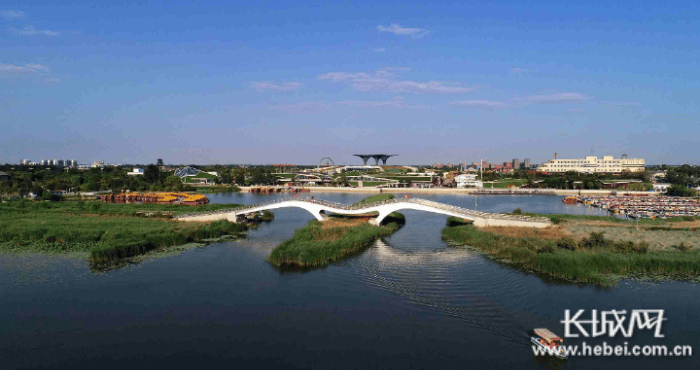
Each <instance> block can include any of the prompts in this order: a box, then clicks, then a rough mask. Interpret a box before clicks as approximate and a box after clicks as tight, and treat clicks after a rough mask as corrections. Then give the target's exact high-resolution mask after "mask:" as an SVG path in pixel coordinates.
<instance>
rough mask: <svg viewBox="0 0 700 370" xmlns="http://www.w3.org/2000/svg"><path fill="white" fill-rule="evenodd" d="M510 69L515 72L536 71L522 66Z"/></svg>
mask: <svg viewBox="0 0 700 370" xmlns="http://www.w3.org/2000/svg"><path fill="white" fill-rule="evenodd" d="M510 71H511V72H513V73H530V72H535V70H532V69H525V68H520V67H515V68H511V69H510Z"/></svg>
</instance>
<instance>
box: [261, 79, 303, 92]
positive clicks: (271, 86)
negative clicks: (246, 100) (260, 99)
mask: <svg viewBox="0 0 700 370" xmlns="http://www.w3.org/2000/svg"><path fill="white" fill-rule="evenodd" d="M251 84H252V85H253V88H254V89H255V90H258V91H265V90H277V91H292V90H296V89H298V88H300V87H301V83H300V82H285V83H274V82H269V81H256V82H251Z"/></svg>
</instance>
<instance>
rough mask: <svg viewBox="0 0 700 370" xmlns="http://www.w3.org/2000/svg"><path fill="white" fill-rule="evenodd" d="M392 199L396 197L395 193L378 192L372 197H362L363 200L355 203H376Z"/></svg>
mask: <svg viewBox="0 0 700 370" xmlns="http://www.w3.org/2000/svg"><path fill="white" fill-rule="evenodd" d="M390 199H394V195H393V194H386V193H382V194H376V195H372V196H371V197H367V198H365V199H362V200H361V201H359V202H357V203H355V204H354V205H360V204H368V203H376V202H382V201H385V200H390Z"/></svg>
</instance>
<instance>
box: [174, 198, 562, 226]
mask: <svg viewBox="0 0 700 370" xmlns="http://www.w3.org/2000/svg"><path fill="white" fill-rule="evenodd" d="M289 201H297V202H308V203H314V204H320V205H323V206H326V207H330V208H335V209H339V210H345V211H355V210H361V209H368V208H374V207H378V206H382V205H386V204H396V203H414V204H420V205H425V206H429V207H432V208H436V209H440V210H444V211H447V212H452V213H455V214H461V215H465V216H471V217H480V218H488V219H501V220H513V221H523V222H550V220H549V219H548V218H546V217H530V216H521V215H507V214H502V213H487V212H481V211H476V210H473V209H469V208H463V207H459V206H454V205H451V204H445V203H438V202H434V201H430V200H427V199H421V198H405V199H403V198H394V199H388V200H382V201H378V202H372V203H363V204H354V205H347V204H342V203H337V202H331V201H326V200H322V199H315V198H313V197H308V196H306V197H288V198H279V199H276V200H273V201H270V202H263V203H257V204H252V205H245V206H242V207H239V208H230V209H221V210H216V211H205V212H198V213H189V214H184V215H180V216H178V218H187V217H196V216H205V215H217V214H224V213H235V214H242V213H247V212H251V211H252V210H254V209H256V208H262V207H267V206H270V205H274V204H279V203H284V202H289Z"/></svg>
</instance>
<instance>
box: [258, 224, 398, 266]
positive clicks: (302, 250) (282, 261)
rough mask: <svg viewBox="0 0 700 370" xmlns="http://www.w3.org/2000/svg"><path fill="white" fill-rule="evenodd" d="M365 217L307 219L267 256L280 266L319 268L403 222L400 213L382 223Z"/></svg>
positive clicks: (361, 248) (351, 253)
mask: <svg viewBox="0 0 700 370" xmlns="http://www.w3.org/2000/svg"><path fill="white" fill-rule="evenodd" d="M367 221H368V218H367V217H351V216H338V217H331V219H330V220H326V221H324V222H319V221H317V220H312V221H310V222H309V223H308V224H307V225H306V226H304V227H302V228H301V229H299V230H297V231H296V232H295V233H294V236H293V237H292V238H291V239H288V240H286V241H284V242H283V243H282V244H280V245H279V246H277V247H276V248H275V249H274V250H272V252H271V253H270V256H269V257H268V258H267V260H268V262H270V263H271V264H272V265H275V266H279V267H284V266H286V267H290V266H292V267H306V268H308V267H322V266H327V265H328V264H330V263H332V262H336V261H339V260H342V259H345V258H347V257H350V256H353V255H356V254H357V253H360V252H362V251H363V250H365V249H366V248H368V247H369V246H370V245H372V242H374V241H375V240H376V239H377V238H380V237H383V236H388V235H391V234H393V233H395V232H396V231H398V230H399V229H400V228H401V226H403V224H404V223H405V222H406V221H405V218H404V216H403V215H402V214H400V213H398V212H394V213H391V214H390V215H389V216H387V217H386V219H385V220H384V223H383V224H382V225H381V226H375V225H371V224H369V222H367Z"/></svg>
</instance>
